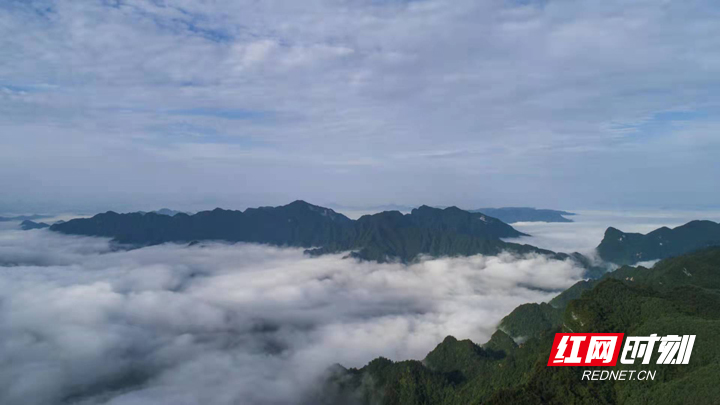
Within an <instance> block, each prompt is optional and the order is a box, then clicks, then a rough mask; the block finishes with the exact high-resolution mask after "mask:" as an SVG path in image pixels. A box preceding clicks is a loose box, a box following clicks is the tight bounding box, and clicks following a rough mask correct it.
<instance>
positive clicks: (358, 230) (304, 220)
mask: <svg viewBox="0 0 720 405" xmlns="http://www.w3.org/2000/svg"><path fill="white" fill-rule="evenodd" d="M50 229H51V230H53V231H57V232H62V233H68V234H78V235H89V236H104V237H110V238H113V240H114V241H116V242H118V243H122V244H128V245H134V246H146V245H154V244H159V243H164V242H193V241H200V240H223V241H231V242H252V243H265V244H271V245H276V246H295V247H304V248H308V251H307V252H308V253H310V254H314V255H318V254H324V253H336V252H342V251H353V253H352V255H353V256H355V257H358V258H361V259H368V260H378V261H389V260H401V261H411V260H413V259H415V258H416V257H417V256H418V255H423V254H424V255H430V256H446V255H447V256H458V255H471V254H480V253H482V254H497V253H500V252H501V251H510V252H517V253H530V252H537V253H544V254H555V253H554V252H550V251H547V250H542V249H538V248H535V247H533V246H529V245H519V244H514V243H507V242H503V241H502V240H500V238H512V237H518V236H522V235H524V234H523V233H522V232H518V231H517V230H515V229H514V228H513V227H512V226H510V225H508V224H506V223H504V222H502V221H500V220H499V219H497V218H493V217H491V216H488V215H485V214H480V213H471V212H467V211H463V210H461V209H459V208H456V207H450V208H445V209H439V208H431V207H428V206H421V207H419V208H416V209H414V210H412V212H411V213H410V214H404V215H403V214H402V213H400V212H398V211H386V212H381V213H378V214H374V215H365V216H363V217H361V218H360V219H358V220H356V221H354V220H351V219H349V218H348V217H346V216H344V215H342V214H340V213H337V212H335V211H333V210H332V209H329V208H324V207H319V206H316V205H312V204H309V203H307V202H304V201H295V202H293V203H291V204H288V205H284V206H279V207H260V208H248V209H247V210H245V211H231V210H223V209H219V208H217V209H214V210H212V211H203V212H199V213H197V214H194V215H187V214H183V213H179V214H176V215H174V216H167V215H159V214H156V213H147V214H141V213H130V214H117V213H114V212H106V213H103V214H98V215H95V216H94V217H92V218H82V219H73V220H70V221H67V222H65V223H63V224H55V225H53V226H51V228H50ZM567 257H569V256H567V255H562V256H561V258H567Z"/></svg>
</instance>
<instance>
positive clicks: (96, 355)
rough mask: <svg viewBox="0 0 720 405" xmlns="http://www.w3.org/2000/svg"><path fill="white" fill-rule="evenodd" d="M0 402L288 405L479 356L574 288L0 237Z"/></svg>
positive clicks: (396, 267) (554, 274)
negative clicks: (341, 368) (382, 375)
mask: <svg viewBox="0 0 720 405" xmlns="http://www.w3.org/2000/svg"><path fill="white" fill-rule="evenodd" d="M0 262H1V263H2V266H3V267H2V268H0V269H1V270H2V271H1V272H0V297H2V299H0V335H2V336H3V339H2V341H0V364H2V365H3V367H0V402H2V403H5V404H46V403H61V402H66V403H81V404H97V403H106V404H113V405H118V404H133V405H135V404H151V403H178V404H195V403H214V404H231V403H238V402H242V403H247V404H286V403H301V402H302V401H303V398H307V395H308V394H309V393H310V391H312V389H313V388H315V387H316V386H315V385H314V384H316V383H317V380H318V378H320V376H321V375H322V373H323V372H324V371H325V370H326V369H327V367H328V366H330V365H332V364H334V363H341V364H343V365H345V366H355V367H357V366H362V365H364V364H365V363H367V362H368V361H369V360H371V359H372V358H374V357H376V356H380V355H383V356H387V357H390V358H393V359H398V360H399V359H407V358H414V359H421V358H423V357H424V356H425V354H427V352H429V351H430V350H431V349H432V348H433V347H434V346H435V345H436V344H437V343H438V342H440V341H441V340H442V339H443V338H444V337H445V336H446V335H448V334H452V335H455V336H457V337H458V338H470V339H473V340H474V341H476V342H484V341H486V340H487V339H488V338H489V336H490V335H491V334H492V332H493V331H494V329H495V327H496V325H497V323H498V322H499V321H500V319H501V318H502V317H503V316H504V315H506V314H507V313H509V312H510V311H511V310H512V309H513V308H515V307H516V306H517V305H519V304H521V303H525V302H530V301H534V302H538V301H543V300H547V299H549V298H551V297H552V296H553V291H558V290H561V289H564V288H566V287H568V286H570V285H571V284H573V283H574V282H575V281H577V280H578V279H579V277H580V275H581V274H582V270H581V269H578V268H575V267H573V265H572V264H571V263H569V262H561V261H554V260H548V259H547V258H545V257H542V256H526V257H513V256H511V255H507V254H503V255H500V256H498V257H484V256H473V257H467V258H457V259H435V260H426V261H423V262H421V263H418V264H415V265H412V266H404V265H401V264H377V263H369V262H357V261H354V260H349V259H342V256H341V255H331V256H324V257H320V258H309V257H307V256H304V255H303V254H302V251H301V250H298V249H283V248H275V247H268V246H259V245H243V244H236V245H228V244H219V243H208V244H202V245H198V246H193V247H187V246H180V245H162V246H154V247H148V248H143V249H137V250H132V251H112V250H111V249H110V247H109V245H108V241H107V240H105V239H96V238H86V237H69V236H64V235H58V234H54V233H52V232H49V231H45V230H42V231H24V232H23V231H13V230H2V231H0Z"/></svg>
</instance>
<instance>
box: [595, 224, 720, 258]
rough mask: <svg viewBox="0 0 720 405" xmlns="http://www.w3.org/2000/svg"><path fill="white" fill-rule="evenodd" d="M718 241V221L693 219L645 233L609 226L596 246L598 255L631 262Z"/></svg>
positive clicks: (671, 254)
mask: <svg viewBox="0 0 720 405" xmlns="http://www.w3.org/2000/svg"><path fill="white" fill-rule="evenodd" d="M717 245H720V224H718V223H715V222H712V221H692V222H688V223H687V224H685V225H682V226H678V227H677V228H673V229H670V228H667V227H662V228H659V229H656V230H654V231H652V232H650V233H648V234H646V235H643V234H640V233H625V232H622V231H620V230H618V229H615V228H612V227H611V228H608V229H607V230H606V231H605V236H604V237H603V240H602V242H600V245H599V246H598V247H597V252H598V255H599V256H600V258H601V259H603V260H605V261H608V262H612V263H617V264H632V263H637V262H641V261H648V260H658V259H665V258H668V257H673V256H678V255H681V254H684V253H688V252H692V251H694V250H697V249H701V248H704V247H708V246H717Z"/></svg>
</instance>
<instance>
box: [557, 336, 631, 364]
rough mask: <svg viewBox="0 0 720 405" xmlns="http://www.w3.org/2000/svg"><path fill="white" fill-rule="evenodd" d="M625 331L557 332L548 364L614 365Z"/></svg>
mask: <svg viewBox="0 0 720 405" xmlns="http://www.w3.org/2000/svg"><path fill="white" fill-rule="evenodd" d="M623 335H624V333H556V334H555V341H554V342H553V345H552V350H551V351H550V359H549V360H548V366H614V365H615V363H617V360H618V355H619V354H620V346H621V345H622V340H623Z"/></svg>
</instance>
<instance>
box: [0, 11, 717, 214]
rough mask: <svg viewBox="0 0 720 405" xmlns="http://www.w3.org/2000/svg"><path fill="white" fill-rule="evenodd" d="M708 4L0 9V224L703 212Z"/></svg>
mask: <svg viewBox="0 0 720 405" xmlns="http://www.w3.org/2000/svg"><path fill="white" fill-rule="evenodd" d="M718 17H720V8H718V7H717V5H716V4H714V2H712V1H657V0H652V1H632V2H630V1H613V0H610V1H604V2H595V1H572V2H571V1H521V2H518V1H476V0H473V1H470V0H454V1H449V0H448V1H441V0H421V1H412V2H407V1H369V0H368V1H362V0H344V1H340V0H338V1H330V0H322V1H320V0H309V1H303V2H296V1H263V2H257V1H230V0H227V1H224V0H217V1H198V0H193V1H191V0H177V1H141V0H128V1H84V0H82V1H63V0H59V1H42V0H38V1H4V2H1V3H0V189H2V190H3V192H2V193H0V212H4V211H8V212H25V211H36V210H51V211H54V210H65V211H67V210H89V211H94V210H104V209H119V210H122V209H154V208H157V207H159V206H171V207H174V208H181V209H203V208H212V207H213V206H216V205H219V206H223V207H230V208H243V207H247V206H257V205H274V204H283V203H286V202H289V201H292V200H294V199H298V198H302V199H305V200H308V201H312V202H314V203H317V204H328V205H329V204H339V205H344V206H354V207H362V206H373V205H381V204H389V203H396V204H403V205H418V204H431V205H458V206H461V207H466V208H473V207H480V206H502V205H512V206H517V205H530V206H543V207H549V208H564V209H578V208H622V207H630V206H632V207H637V206H647V207H693V208H695V207H712V206H718V205H720V188H719V187H717V183H718V180H717V179H718V178H719V177H720V176H719V175H720V164H719V163H718V159H717V156H720V136H719V135H718V130H719V129H720V123H719V122H718V119H719V115H718V104H719V102H720V96H718V94H720V93H718V91H717V89H718V78H719V77H720V56H718V55H720V25H719V24H717V21H718Z"/></svg>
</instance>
